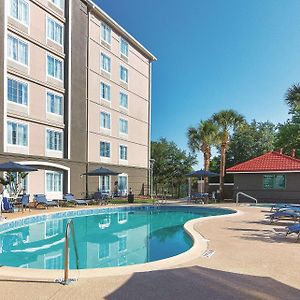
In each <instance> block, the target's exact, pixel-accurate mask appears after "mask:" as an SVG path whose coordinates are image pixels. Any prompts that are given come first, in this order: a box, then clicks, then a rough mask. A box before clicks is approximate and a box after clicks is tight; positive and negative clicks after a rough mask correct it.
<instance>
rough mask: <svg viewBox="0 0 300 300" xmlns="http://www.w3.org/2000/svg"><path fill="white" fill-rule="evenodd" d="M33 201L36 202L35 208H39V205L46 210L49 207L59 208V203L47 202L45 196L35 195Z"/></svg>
mask: <svg viewBox="0 0 300 300" xmlns="http://www.w3.org/2000/svg"><path fill="white" fill-rule="evenodd" d="M33 200H34V201H35V207H38V206H39V205H41V206H44V207H45V208H48V207H49V206H58V202H55V201H52V200H47V198H46V196H45V195H44V194H35V195H33Z"/></svg>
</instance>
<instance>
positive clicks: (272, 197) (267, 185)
mask: <svg viewBox="0 0 300 300" xmlns="http://www.w3.org/2000/svg"><path fill="white" fill-rule="evenodd" d="M294 154H295V152H293V153H292V155H291V156H289V155H285V154H282V153H280V152H275V151H272V152H268V153H266V154H263V155H261V156H258V157H255V158H253V159H250V160H249V161H246V162H243V163H240V164H237V165H235V166H233V167H231V168H228V169H227V171H226V172H227V173H228V174H233V175H234V190H233V193H234V195H233V196H234V197H235V195H236V194H237V193H238V192H242V193H245V194H247V195H249V196H251V197H254V198H256V199H257V200H258V201H259V202H293V203H299V194H300V184H299V183H300V160H299V159H297V158H295V156H294ZM245 200H246V201H249V199H246V198H245ZM250 201H252V200H250Z"/></svg>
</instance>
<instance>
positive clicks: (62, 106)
mask: <svg viewBox="0 0 300 300" xmlns="http://www.w3.org/2000/svg"><path fill="white" fill-rule="evenodd" d="M48 94H52V95H54V97H61V115H60V114H57V113H53V112H51V111H48ZM46 113H47V114H50V115H54V116H58V117H63V116H64V95H63V94H60V93H57V92H54V91H53V90H49V89H48V90H46Z"/></svg>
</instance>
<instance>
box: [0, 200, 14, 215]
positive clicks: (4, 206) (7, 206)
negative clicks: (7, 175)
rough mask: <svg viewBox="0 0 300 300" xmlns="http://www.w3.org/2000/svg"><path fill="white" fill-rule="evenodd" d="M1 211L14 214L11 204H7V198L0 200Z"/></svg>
mask: <svg viewBox="0 0 300 300" xmlns="http://www.w3.org/2000/svg"><path fill="white" fill-rule="evenodd" d="M1 211H2V212H9V213H12V212H14V209H13V206H12V204H11V203H10V202H9V200H8V198H7V197H3V198H2V203H1Z"/></svg>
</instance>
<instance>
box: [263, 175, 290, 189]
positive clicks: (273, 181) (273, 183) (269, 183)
mask: <svg viewBox="0 0 300 300" xmlns="http://www.w3.org/2000/svg"><path fill="white" fill-rule="evenodd" d="M285 185H286V178H285V175H282V174H278V175H275V174H270V175H264V177H263V186H264V189H285Z"/></svg>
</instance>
